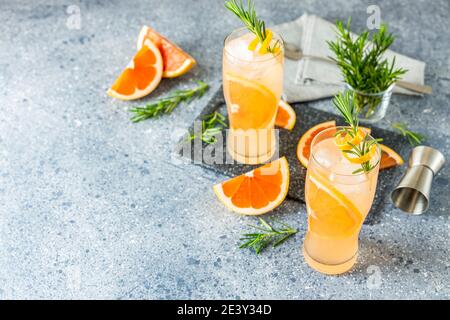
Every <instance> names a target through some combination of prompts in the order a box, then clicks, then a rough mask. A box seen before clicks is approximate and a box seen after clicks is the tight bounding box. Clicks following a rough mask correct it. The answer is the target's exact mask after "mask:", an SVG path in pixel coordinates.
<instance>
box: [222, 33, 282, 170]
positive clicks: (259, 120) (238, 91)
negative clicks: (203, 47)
mask: <svg viewBox="0 0 450 320" xmlns="http://www.w3.org/2000/svg"><path fill="white" fill-rule="evenodd" d="M266 32H267V38H266V40H268V41H267V43H265V44H264V43H263V44H259V43H257V42H255V39H257V38H255V35H254V34H252V33H251V32H249V31H248V30H247V29H246V28H242V29H238V30H235V31H233V32H232V33H231V34H230V35H229V36H228V37H227V38H226V39H225V45H224V49H223V91H224V96H225V101H226V104H227V110H228V117H229V121H230V130H229V133H228V140H227V148H228V151H229V153H230V155H231V156H232V157H233V158H234V159H235V160H236V161H238V162H242V163H248V164H257V163H262V162H265V161H267V160H269V159H270V158H271V157H272V156H273V154H274V152H275V150H276V140H275V133H274V123H275V117H276V114H277V108H278V103H279V101H280V98H281V93H282V90H283V61H284V60H283V59H284V58H283V42H282V40H281V37H280V36H279V35H277V34H276V33H274V32H272V31H270V30H269V29H267V30H266ZM267 48H269V49H268V50H267ZM273 48H275V49H273Z"/></svg>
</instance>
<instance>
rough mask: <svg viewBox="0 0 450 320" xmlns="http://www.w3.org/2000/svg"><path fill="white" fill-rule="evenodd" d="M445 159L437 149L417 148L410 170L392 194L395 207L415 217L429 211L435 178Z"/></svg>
mask: <svg viewBox="0 0 450 320" xmlns="http://www.w3.org/2000/svg"><path fill="white" fill-rule="evenodd" d="M444 163H445V158H444V156H443V155H442V153H441V152H439V151H438V150H436V149H433V148H430V147H425V146H419V147H415V148H414V149H413V150H412V151H411V154H410V156H409V161H408V169H407V170H406V173H405V175H404V176H403V177H402V179H401V180H400V183H399V184H398V186H397V188H395V189H394V191H392V193H391V199H392V201H393V202H394V205H395V206H396V207H397V208H399V209H401V210H403V211H405V212H407V213H411V214H414V215H419V214H422V213H424V212H425V211H427V209H428V206H429V202H430V190H431V185H432V183H433V178H434V176H436V175H437V174H438V172H439V170H441V168H442V166H443V165H444Z"/></svg>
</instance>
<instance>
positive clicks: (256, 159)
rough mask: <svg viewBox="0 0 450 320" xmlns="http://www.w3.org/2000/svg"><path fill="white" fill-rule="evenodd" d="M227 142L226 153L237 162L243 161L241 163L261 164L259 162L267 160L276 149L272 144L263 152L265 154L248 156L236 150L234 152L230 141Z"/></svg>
mask: <svg viewBox="0 0 450 320" xmlns="http://www.w3.org/2000/svg"><path fill="white" fill-rule="evenodd" d="M228 142H229V143H228V144H227V150H228V153H229V154H230V155H231V157H232V158H233V159H234V160H236V161H237V162H240V163H243V164H261V163H265V162H267V161H269V160H270V159H271V158H272V157H273V155H274V154H275V151H276V149H277V148H276V145H275V144H273V145H272V146H271V148H270V150H269V151H268V152H267V153H265V154H260V155H257V156H253V157H252V156H248V155H243V154H240V153H238V152H236V151H235V150H234V147H233V145H232V143H230V140H228Z"/></svg>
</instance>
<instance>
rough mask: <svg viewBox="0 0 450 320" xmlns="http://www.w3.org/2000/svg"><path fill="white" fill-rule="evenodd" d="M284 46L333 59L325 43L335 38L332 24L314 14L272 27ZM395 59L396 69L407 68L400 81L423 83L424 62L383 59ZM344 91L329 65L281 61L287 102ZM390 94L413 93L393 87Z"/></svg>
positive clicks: (306, 60) (399, 57)
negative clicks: (288, 44) (292, 46)
mask: <svg viewBox="0 0 450 320" xmlns="http://www.w3.org/2000/svg"><path fill="white" fill-rule="evenodd" d="M272 29H273V30H274V31H276V32H277V33H279V34H280V35H281V36H282V37H283V39H284V42H285V43H290V44H292V45H294V46H295V47H298V48H299V49H300V50H301V52H302V53H303V55H305V56H312V57H323V58H328V57H333V56H334V55H333V52H332V51H331V50H330V49H329V48H328V44H327V41H331V40H335V39H336V32H335V25H334V24H332V23H330V22H328V21H326V20H324V19H322V18H320V17H318V16H315V15H308V14H303V15H302V16H301V17H300V18H298V19H297V20H294V21H291V22H287V23H284V24H280V25H277V26H275V27H273V28H272ZM394 56H395V63H396V66H397V67H402V68H405V69H408V72H407V73H406V74H404V75H403V78H402V80H404V81H408V82H412V83H416V84H422V85H423V84H424V73H425V63H424V62H422V61H419V60H415V59H412V58H409V57H407V56H404V55H401V54H398V53H395V52H393V51H390V50H388V51H387V52H386V53H385V57H386V58H388V59H392V58H393V57H394ZM343 88H344V83H343V78H342V76H341V71H340V69H339V67H338V66H337V65H336V64H334V63H333V62H327V61H324V60H320V59H317V58H308V57H303V58H302V59H300V60H297V61H295V60H291V59H287V58H286V59H285V65H284V95H285V98H286V100H287V101H288V102H299V101H311V100H316V99H321V98H327V97H331V96H334V95H336V94H337V93H338V92H339V91H340V90H342V89H343ZM394 92H396V93H403V94H410V95H416V94H417V93H415V92H412V91H410V90H407V89H403V88H400V87H398V86H396V87H395V88H394Z"/></svg>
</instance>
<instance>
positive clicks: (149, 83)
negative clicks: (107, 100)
mask: <svg viewBox="0 0 450 320" xmlns="http://www.w3.org/2000/svg"><path fill="white" fill-rule="evenodd" d="M162 74H163V60H162V57H161V53H160V52H159V49H158V48H157V47H156V46H155V45H154V44H153V42H151V41H150V40H145V42H144V44H143V45H142V47H141V48H140V49H139V50H138V52H137V53H136V55H135V56H134V58H133V59H132V60H131V61H130V63H129V64H128V66H127V67H126V68H125V70H123V71H122V73H121V74H120V76H119V77H118V78H117V79H116V81H115V82H114V84H113V85H112V86H111V88H110V89H108V91H107V93H108V95H110V96H111V97H113V98H117V99H120V100H134V99H139V98H142V97H144V96H146V95H148V94H149V93H151V92H152V91H153V90H155V88H156V87H157V86H158V84H159V82H160V81H161V78H162Z"/></svg>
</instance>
